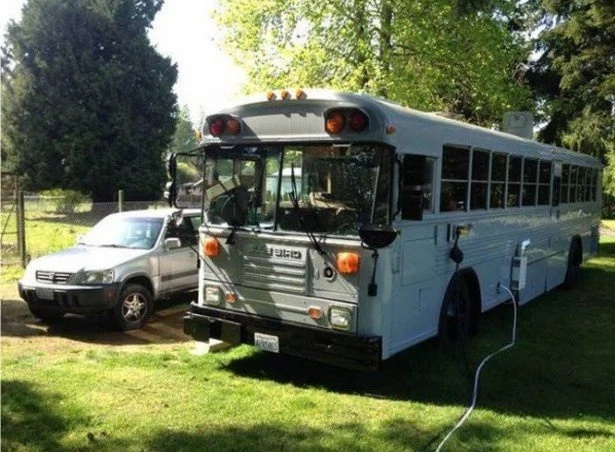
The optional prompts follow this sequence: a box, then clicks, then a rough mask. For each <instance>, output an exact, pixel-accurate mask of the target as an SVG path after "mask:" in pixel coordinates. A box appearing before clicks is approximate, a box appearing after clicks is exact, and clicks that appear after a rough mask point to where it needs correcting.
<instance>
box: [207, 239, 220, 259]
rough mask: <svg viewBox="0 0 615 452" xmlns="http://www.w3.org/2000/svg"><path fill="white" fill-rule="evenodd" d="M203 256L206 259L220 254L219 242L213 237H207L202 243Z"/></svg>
mask: <svg viewBox="0 0 615 452" xmlns="http://www.w3.org/2000/svg"><path fill="white" fill-rule="evenodd" d="M203 254H204V255H205V256H208V257H216V256H217V255H218V254H220V242H218V239H216V238H215V237H207V238H206V239H205V241H204V242H203Z"/></svg>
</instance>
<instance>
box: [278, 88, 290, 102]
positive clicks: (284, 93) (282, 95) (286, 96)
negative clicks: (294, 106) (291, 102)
mask: <svg viewBox="0 0 615 452" xmlns="http://www.w3.org/2000/svg"><path fill="white" fill-rule="evenodd" d="M280 99H282V100H288V99H290V91H288V90H285V89H283V90H282V91H280Z"/></svg>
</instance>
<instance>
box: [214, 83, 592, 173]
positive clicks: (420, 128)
mask: <svg viewBox="0 0 615 452" xmlns="http://www.w3.org/2000/svg"><path fill="white" fill-rule="evenodd" d="M288 92H289V93H294V92H295V91H293V90H288ZM302 92H303V93H304V94H305V98H304V99H298V98H296V96H292V94H291V98H288V99H284V100H283V99H281V98H280V94H279V93H278V94H275V93H274V95H275V97H274V98H270V99H268V95H269V94H270V93H263V94H259V95H252V96H248V97H245V98H242V99H240V100H238V101H237V102H235V103H234V104H231V105H230V106H228V107H226V108H223V109H221V110H220V111H218V112H216V113H215V114H214V115H211V116H215V115H218V114H230V115H233V116H237V117H239V118H241V120H242V121H244V123H247V125H248V127H247V129H249V130H250V132H251V134H250V135H249V136H243V137H230V138H227V137H225V141H226V140H227V139H228V140H229V141H233V142H235V141H243V142H245V141H254V140H255V139H256V140H257V141H295V142H298V141H312V140H321V141H330V140H332V139H333V140H334V141H342V142H348V141H383V142H386V143H388V144H390V145H392V146H395V147H396V148H397V149H398V152H405V153H420V154H425V155H433V156H438V155H439V153H440V152H441V149H442V144H454V145H467V146H472V147H478V148H485V149H489V150H493V151H502V152H508V153H515V154H521V155H532V156H538V157H542V158H546V159H555V160H559V159H561V160H565V161H570V162H572V163H580V164H585V165H590V166H596V167H600V166H602V165H601V164H600V163H599V162H598V160H597V159H594V158H593V157H591V156H589V155H587V154H581V153H578V152H573V151H570V150H567V149H564V148H561V147H557V146H553V145H548V144H545V143H540V142H538V141H535V140H529V139H526V138H521V137H518V136H516V135H512V134H508V133H505V132H501V131H497V130H490V129H486V128H484V127H479V126H476V125H473V124H468V123H465V122H462V121H456V120H454V119H449V118H446V117H443V116H440V115H438V114H436V113H429V112H422V111H419V110H414V109H411V108H408V107H406V106H403V105H401V104H398V103H395V102H392V101H390V100H387V99H384V98H379V97H374V96H371V95H367V94H355V93H346V92H340V91H333V90H324V89H306V90H302ZM332 108H358V109H361V110H363V111H366V112H367V113H368V115H369V116H370V121H372V122H373V123H375V124H374V127H370V130H369V131H367V132H368V133H362V134H361V135H360V136H356V134H355V136H354V137H351V136H348V135H341V136H339V137H332V136H331V135H328V134H327V133H326V132H325V131H324V127H323V123H324V121H323V116H324V112H325V111H327V110H329V109H332ZM211 116H208V118H209V117H211ZM294 118H300V120H297V119H294ZM389 125H390V126H393V127H394V132H392V133H387V132H386V127H387V126H389ZM203 132H204V135H205V136H206V138H205V141H206V142H211V141H219V140H216V139H213V140H212V139H211V137H207V134H208V131H207V130H204V131H203Z"/></svg>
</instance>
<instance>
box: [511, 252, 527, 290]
mask: <svg viewBox="0 0 615 452" xmlns="http://www.w3.org/2000/svg"><path fill="white" fill-rule="evenodd" d="M526 277H527V256H515V257H513V259H512V275H511V284H510V285H511V289H512V290H521V289H525V280H526Z"/></svg>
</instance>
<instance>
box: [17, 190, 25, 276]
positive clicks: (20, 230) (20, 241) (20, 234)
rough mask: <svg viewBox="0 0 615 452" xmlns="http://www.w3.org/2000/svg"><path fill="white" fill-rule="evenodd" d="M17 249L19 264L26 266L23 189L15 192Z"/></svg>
mask: <svg viewBox="0 0 615 452" xmlns="http://www.w3.org/2000/svg"><path fill="white" fill-rule="evenodd" d="M16 201H17V218H16V222H17V250H18V251H19V258H20V260H21V266H22V267H23V268H26V264H27V259H26V219H25V216H26V215H25V212H24V201H23V191H21V190H19V192H18V193H17V199H16Z"/></svg>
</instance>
